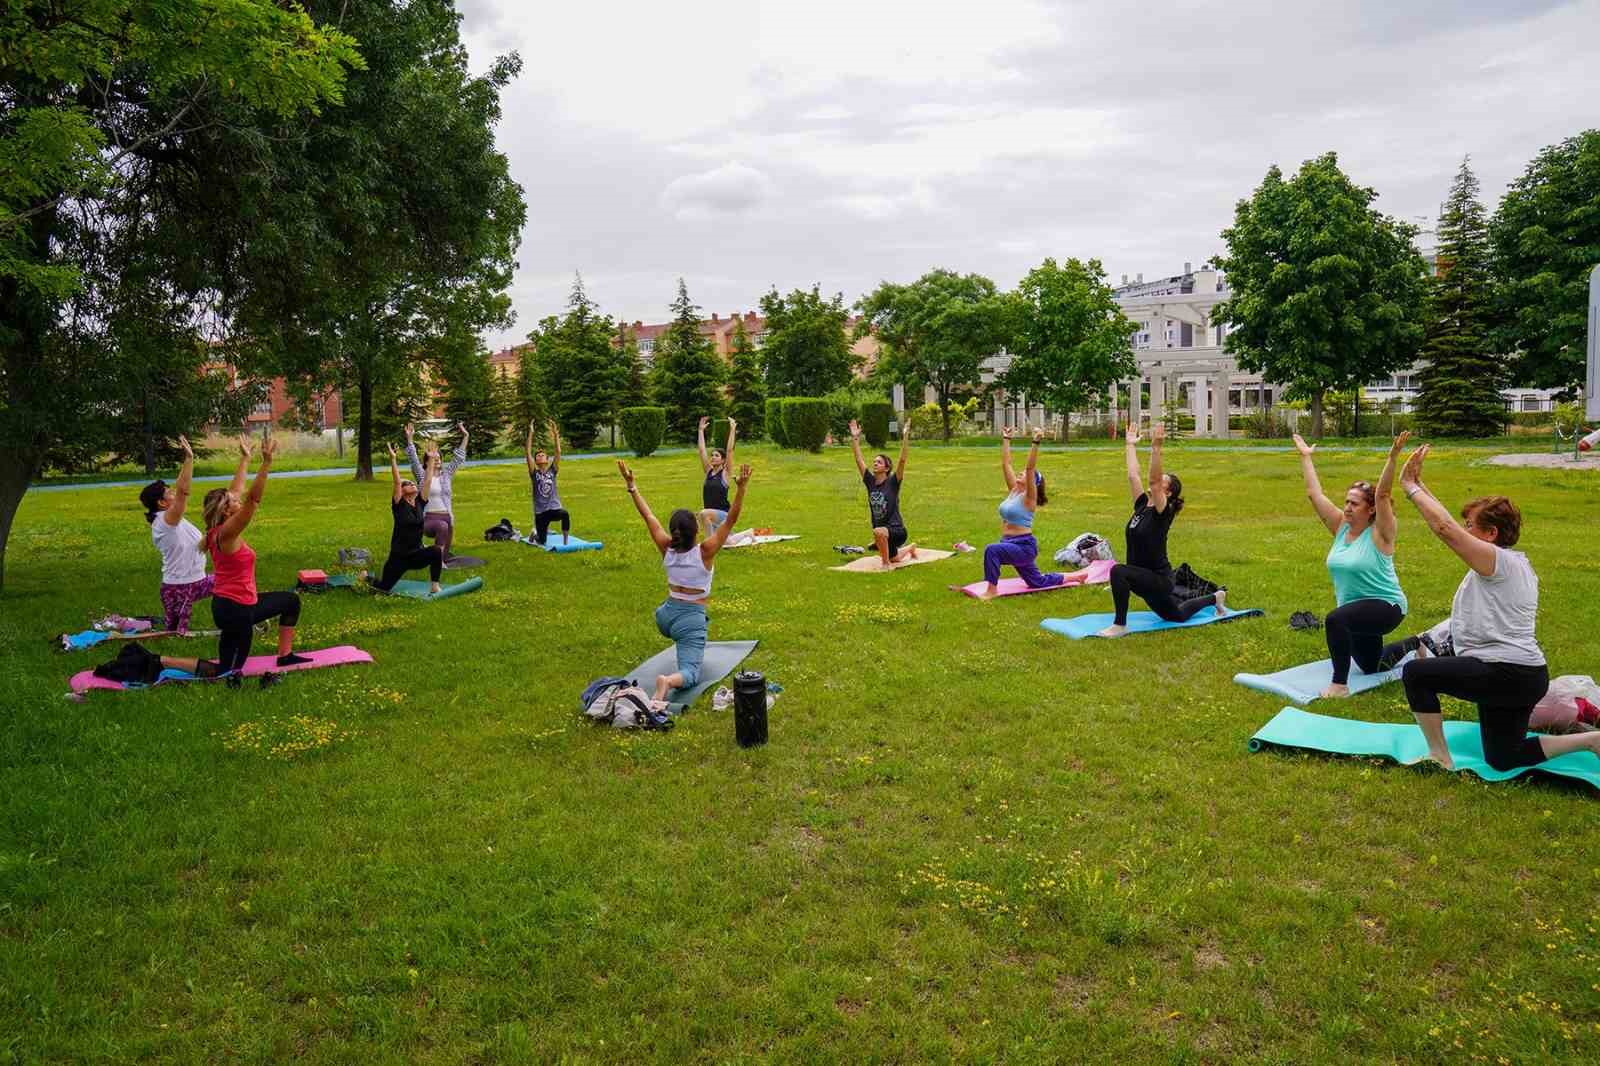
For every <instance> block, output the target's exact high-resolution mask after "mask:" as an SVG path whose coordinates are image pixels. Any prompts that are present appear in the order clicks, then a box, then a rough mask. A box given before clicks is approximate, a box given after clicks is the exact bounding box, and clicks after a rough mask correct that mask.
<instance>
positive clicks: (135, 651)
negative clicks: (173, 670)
mask: <svg viewBox="0 0 1600 1066" xmlns="http://www.w3.org/2000/svg"><path fill="white" fill-rule="evenodd" d="M94 676H95V677H103V678H105V679H106V680H107V681H121V682H123V683H124V684H128V685H153V684H155V682H156V678H158V677H160V676H161V656H159V655H157V654H155V653H154V652H152V651H150V650H149V649H148V648H146V647H145V646H144V645H142V644H140V643H139V642H138V641H136V640H130V641H128V643H126V644H124V645H123V646H122V647H120V648H118V649H117V657H116V658H115V659H112V660H111V661H110V662H108V663H101V664H100V665H99V666H97V667H95V668H94Z"/></svg>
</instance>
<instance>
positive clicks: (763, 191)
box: [661, 163, 773, 219]
mask: <svg viewBox="0 0 1600 1066" xmlns="http://www.w3.org/2000/svg"><path fill="white" fill-rule="evenodd" d="M772 195H773V187H772V179H771V178H769V177H767V176H766V175H765V174H763V173H762V172H761V171H759V170H757V169H756V168H755V167H749V166H745V165H744V164H743V163H724V164H722V165H721V166H720V167H714V168H712V169H711V170H704V171H701V172H700V173H698V174H685V175H684V176H683V177H681V178H674V179H673V180H672V181H671V182H669V183H668V184H667V187H666V188H665V189H663V190H662V191H661V203H662V205H663V206H664V207H666V208H667V209H668V210H669V211H671V212H673V213H674V214H675V215H677V217H678V218H680V219H707V218H716V217H718V216H719V215H739V214H744V213H745V212H747V211H753V210H755V209H756V208H758V207H760V206H761V205H762V204H764V203H765V202H766V201H767V200H768V199H770V198H771V197H772Z"/></svg>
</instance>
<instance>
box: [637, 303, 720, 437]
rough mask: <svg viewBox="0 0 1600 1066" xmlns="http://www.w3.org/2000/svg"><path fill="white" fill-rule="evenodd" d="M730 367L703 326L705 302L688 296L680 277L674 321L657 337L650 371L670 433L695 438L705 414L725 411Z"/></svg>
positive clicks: (712, 416) (715, 414)
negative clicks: (724, 389)
mask: <svg viewBox="0 0 1600 1066" xmlns="http://www.w3.org/2000/svg"><path fill="white" fill-rule="evenodd" d="M726 372H727V368H726V367H725V366H724V365H723V362H722V357H721V356H719V355H718V354H717V353H716V351H715V350H714V349H713V348H712V346H711V340H710V338H708V337H706V336H705V335H704V334H703V333H701V332H700V308H699V307H698V306H696V305H695V303H694V301H693V300H691V299H689V289H688V286H686V285H685V284H684V282H683V279H682V278H679V279H678V295H677V297H676V298H675V299H674V300H673V301H672V322H671V323H670V324H669V325H668V326H667V331H666V332H665V333H663V334H662V335H661V337H660V338H659V339H657V341H656V348H655V364H654V366H653V367H652V369H651V371H650V382H651V387H652V388H653V389H654V391H655V400H656V403H657V404H659V405H660V406H662V407H665V408H666V409H667V435H668V437H669V438H670V439H672V440H678V441H692V440H694V439H695V431H696V428H697V427H698V426H699V424H700V419H701V417H702V416H704V417H707V418H717V417H719V416H720V415H721V414H722V404H723V400H722V382H723V378H724V377H725V376H726Z"/></svg>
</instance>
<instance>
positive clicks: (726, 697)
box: [711, 685, 733, 711]
mask: <svg viewBox="0 0 1600 1066" xmlns="http://www.w3.org/2000/svg"><path fill="white" fill-rule="evenodd" d="M732 706H733V689H731V688H729V687H728V686H727V685H723V686H722V687H721V688H719V689H717V691H715V692H713V693H712V694H711V709H712V710H713V711H725V710H727V709H728V708H729V707H732Z"/></svg>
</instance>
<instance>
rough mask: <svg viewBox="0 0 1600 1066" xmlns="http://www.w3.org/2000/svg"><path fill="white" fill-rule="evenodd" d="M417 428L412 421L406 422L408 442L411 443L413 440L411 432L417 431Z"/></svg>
mask: <svg viewBox="0 0 1600 1066" xmlns="http://www.w3.org/2000/svg"><path fill="white" fill-rule="evenodd" d="M416 429H417V427H416V426H413V425H412V424H411V423H410V422H407V423H406V443H408V444H409V443H410V442H411V434H413V433H415V432H416Z"/></svg>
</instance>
